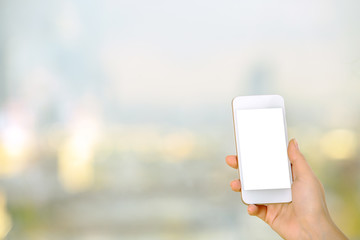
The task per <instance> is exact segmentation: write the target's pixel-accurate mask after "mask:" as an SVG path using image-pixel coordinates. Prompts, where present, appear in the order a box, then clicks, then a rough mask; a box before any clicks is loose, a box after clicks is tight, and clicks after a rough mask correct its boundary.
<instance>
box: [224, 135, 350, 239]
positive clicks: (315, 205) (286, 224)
mask: <svg viewBox="0 0 360 240" xmlns="http://www.w3.org/2000/svg"><path fill="white" fill-rule="evenodd" d="M288 156H289V159H290V162H291V165H292V172H293V184H292V186H291V189H292V202H291V203H278V204H269V205H253V204H251V205H248V208H247V210H248V213H249V215H251V216H257V217H258V218H260V219H261V220H263V221H264V222H266V223H267V224H268V225H269V226H270V227H271V228H272V229H273V230H274V231H275V232H277V233H278V234H279V235H280V236H281V237H282V238H284V239H288V240H292V239H328V240H332V239H347V237H346V236H345V235H344V234H343V233H342V232H341V231H340V230H339V229H338V227H337V226H336V225H335V224H334V222H333V221H332V219H331V217H330V214H329V211H328V208H327V206H326V201H325V193H324V187H323V186H322V184H321V183H320V181H319V180H318V178H317V177H316V176H315V174H314V172H313V171H312V170H311V168H310V166H309V164H308V163H307V162H306V159H305V158H304V156H303V155H302V154H301V152H300V149H299V145H298V143H297V141H296V140H295V139H292V140H291V141H290V142H289V146H288ZM226 163H227V164H228V165H229V166H230V167H232V168H235V169H237V168H238V161H237V157H236V156H234V155H230V156H227V157H226ZM230 186H231V189H232V190H233V191H235V192H240V191H241V183H240V180H239V179H236V180H233V181H232V182H231V183H230Z"/></svg>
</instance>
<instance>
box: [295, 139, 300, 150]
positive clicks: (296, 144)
mask: <svg viewBox="0 0 360 240" xmlns="http://www.w3.org/2000/svg"><path fill="white" fill-rule="evenodd" d="M294 143H295V147H296V149H297V150H300V148H299V143H298V141H297V140H296V138H294Z"/></svg>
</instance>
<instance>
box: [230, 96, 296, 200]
mask: <svg viewBox="0 0 360 240" xmlns="http://www.w3.org/2000/svg"><path fill="white" fill-rule="evenodd" d="M232 109H233V121H234V130H235V144H236V153H237V158H238V165H239V175H240V180H241V198H242V201H243V202H244V203H245V204H271V203H286V202H291V201H292V198H291V184H292V174H291V164H290V161H289V158H288V155H287V145H288V140H287V130H286V119H285V105H284V99H283V98H282V97H281V96H279V95H257V96H256V95H255V96H239V97H235V98H234V99H233V101H232Z"/></svg>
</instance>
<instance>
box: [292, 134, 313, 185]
mask: <svg viewBox="0 0 360 240" xmlns="http://www.w3.org/2000/svg"><path fill="white" fill-rule="evenodd" d="M288 156H289V160H290V162H291V165H292V171H293V174H294V179H296V178H298V177H301V176H304V175H307V174H309V173H311V172H312V171H311V168H310V166H309V164H308V163H307V162H306V159H305V157H304V156H303V155H302V154H301V152H300V149H299V145H298V142H297V141H296V139H295V138H294V139H291V141H290V142H289V146H288Z"/></svg>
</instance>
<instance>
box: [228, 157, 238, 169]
mask: <svg viewBox="0 0 360 240" xmlns="http://www.w3.org/2000/svg"><path fill="white" fill-rule="evenodd" d="M225 161H226V163H227V164H228V165H229V166H230V167H232V168H238V161H237V157H236V156H235V155H229V156H226V158H225Z"/></svg>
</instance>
